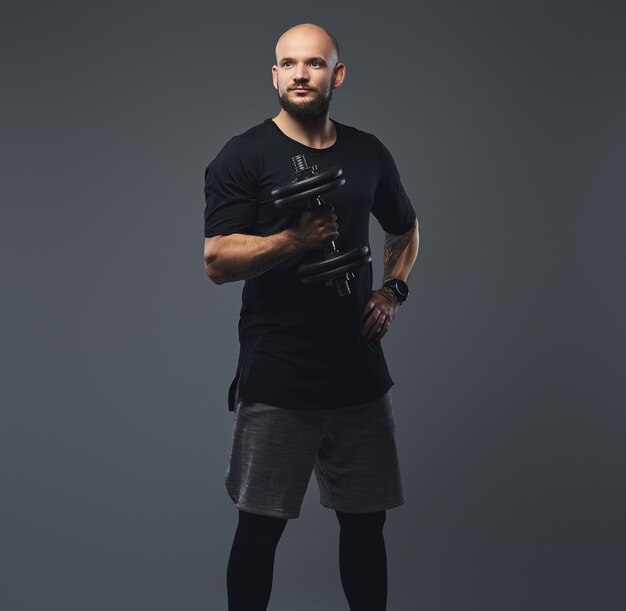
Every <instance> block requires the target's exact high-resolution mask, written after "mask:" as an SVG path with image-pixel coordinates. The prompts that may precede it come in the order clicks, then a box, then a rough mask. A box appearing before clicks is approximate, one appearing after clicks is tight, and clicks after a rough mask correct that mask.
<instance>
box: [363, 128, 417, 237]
mask: <svg viewBox="0 0 626 611" xmlns="http://www.w3.org/2000/svg"><path fill="white" fill-rule="evenodd" d="M374 138H375V140H376V142H377V144H378V147H379V149H380V174H379V179H378V184H377V186H376V192H375V194H374V202H373V203H372V214H373V215H374V216H375V217H376V219H377V220H378V222H379V223H380V225H381V227H382V228H383V230H384V231H385V232H386V233H392V234H396V235H398V234H401V233H406V232H407V231H409V230H410V229H411V228H412V227H413V226H414V225H415V220H416V214H415V210H414V209H413V206H412V205H411V201H410V200H409V198H408V196H407V194H406V193H405V191H404V187H403V186H402V182H401V181H400V174H399V172H398V168H397V167H396V164H395V162H394V160H393V157H392V156H391V153H390V152H389V150H388V149H387V147H386V146H385V145H384V144H383V143H382V142H381V141H380V140H379V139H378V138H376V137H375V136H374Z"/></svg>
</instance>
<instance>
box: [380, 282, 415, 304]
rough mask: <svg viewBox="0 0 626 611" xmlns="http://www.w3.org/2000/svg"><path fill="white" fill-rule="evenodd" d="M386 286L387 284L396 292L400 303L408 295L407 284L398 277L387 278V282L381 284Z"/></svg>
mask: <svg viewBox="0 0 626 611" xmlns="http://www.w3.org/2000/svg"><path fill="white" fill-rule="evenodd" d="M386 286H388V287H389V288H390V289H391V290H392V291H393V292H394V293H395V294H396V297H397V298H398V300H399V302H400V303H402V302H404V301H406V298H407V297H408V296H409V286H408V284H407V283H406V282H404V281H402V280H399V279H398V278H391V279H390V280H387V282H385V284H383V288H385V287H386Z"/></svg>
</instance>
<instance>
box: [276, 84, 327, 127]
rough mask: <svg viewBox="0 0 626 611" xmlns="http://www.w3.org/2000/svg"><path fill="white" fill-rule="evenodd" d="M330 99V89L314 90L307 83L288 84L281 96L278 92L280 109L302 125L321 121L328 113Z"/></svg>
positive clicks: (314, 88)
mask: <svg viewBox="0 0 626 611" xmlns="http://www.w3.org/2000/svg"><path fill="white" fill-rule="evenodd" d="M332 97H333V90H332V88H331V87H328V88H321V87H320V88H316V87H314V86H313V85H312V84H311V83H307V82H295V83H290V84H289V85H288V86H287V87H286V88H285V89H284V91H283V93H282V94H281V93H280V91H279V92H278V101H279V102H280V106H281V108H282V109H283V110H284V111H285V112H287V113H289V115H291V116H292V117H293V118H294V119H296V120H298V121H301V122H303V123H312V122H315V121H319V120H320V119H323V118H324V117H325V116H326V114H327V113H328V109H329V107H330V101H331V99H332Z"/></svg>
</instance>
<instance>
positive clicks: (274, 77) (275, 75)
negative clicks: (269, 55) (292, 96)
mask: <svg viewBox="0 0 626 611" xmlns="http://www.w3.org/2000/svg"><path fill="white" fill-rule="evenodd" d="M272 83H274V89H276V90H277V91H278V66H276V64H274V65H273V66H272Z"/></svg>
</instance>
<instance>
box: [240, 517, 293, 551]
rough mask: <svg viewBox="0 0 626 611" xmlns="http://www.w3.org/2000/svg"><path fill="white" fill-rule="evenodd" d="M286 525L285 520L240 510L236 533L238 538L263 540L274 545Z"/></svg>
mask: <svg viewBox="0 0 626 611" xmlns="http://www.w3.org/2000/svg"><path fill="white" fill-rule="evenodd" d="M286 525H287V519H286V518H278V517H274V516H266V515H261V514H259V513H252V512H251V511H244V510H243V509H240V510H239V524H238V525H237V532H238V534H239V535H240V536H241V535H244V536H246V537H251V538H254V539H257V540H260V539H263V540H265V541H268V542H270V543H274V542H278V540H279V539H280V537H281V535H282V534H283V531H284V530H285V526H286Z"/></svg>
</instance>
